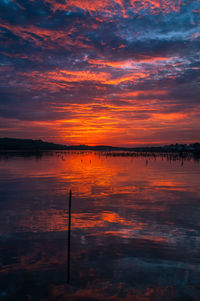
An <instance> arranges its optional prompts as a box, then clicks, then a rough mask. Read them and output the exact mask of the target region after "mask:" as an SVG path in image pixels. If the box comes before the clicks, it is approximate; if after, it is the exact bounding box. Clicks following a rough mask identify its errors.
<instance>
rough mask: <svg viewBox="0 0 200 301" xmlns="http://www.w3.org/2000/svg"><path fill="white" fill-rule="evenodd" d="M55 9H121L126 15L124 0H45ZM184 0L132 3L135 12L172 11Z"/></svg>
mask: <svg viewBox="0 0 200 301" xmlns="http://www.w3.org/2000/svg"><path fill="white" fill-rule="evenodd" d="M45 1H46V2H47V3H48V4H49V5H50V7H51V9H52V10H53V11H56V10H70V9H71V10H73V9H75V8H79V9H82V10H87V11H89V12H91V13H94V12H95V13H96V12H103V13H104V12H106V13H111V14H116V13H117V11H118V12H119V11H121V12H122V13H123V15H124V16H126V9H125V5H124V4H125V3H124V0H111V1H110V0H101V1H99V0H69V1H68V0H65V1H63V2H62V3H60V2H57V1H55V0H45ZM181 4H182V0H141V1H138V0H130V5H131V8H132V10H133V11H134V12H135V13H138V12H140V11H141V10H144V9H148V10H151V12H153V13H154V12H157V11H159V12H163V13H170V12H171V11H179V9H180V6H181Z"/></svg>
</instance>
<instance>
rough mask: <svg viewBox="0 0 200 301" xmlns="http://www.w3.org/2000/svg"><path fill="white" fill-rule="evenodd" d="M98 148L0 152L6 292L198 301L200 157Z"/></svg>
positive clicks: (23, 296) (29, 296)
mask: <svg viewBox="0 0 200 301" xmlns="http://www.w3.org/2000/svg"><path fill="white" fill-rule="evenodd" d="M100 154H101V153H94V152H83V153H79V154H78V153H73V152H71V153H67V154H64V153H54V154H52V155H45V156H42V157H41V158H40V157H37V158H36V157H27V158H23V157H14V156H13V157H8V158H1V160H0V243H1V246H0V247H1V273H0V277H1V279H0V287H1V291H0V299H1V300H19V301H21V300H37V301H39V300H51V301H52V300H76V301H78V300H112V301H115V300H116V301H118V300H126V301H130V300H136V301H150V300H151V301H157V300H170V301H173V300H180V301H184V300H188V301H189V300H195V301H199V300H200V185H199V183H200V163H198V162H194V161H183V162H182V161H181V160H177V161H169V160H167V159H166V158H161V157H157V158H148V159H147V158H144V157H137V158H134V157H106V156H102V155H100ZM69 189H72V193H73V197H72V231H71V281H70V284H67V225H68V191H69Z"/></svg>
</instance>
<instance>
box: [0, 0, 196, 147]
mask: <svg viewBox="0 0 200 301" xmlns="http://www.w3.org/2000/svg"><path fill="white" fill-rule="evenodd" d="M0 41H1V44H0V137H16V138H32V139H42V140H44V141H52V142H57V143H63V144H67V145H71V144H74V145H77V144H88V145H98V144H101V145H113V146H129V147H131V146H139V145H164V144H171V143H176V142H177V143H191V142H197V141H199V140H200V83H199V81H200V1H199V0H140V1H136V0H113V1H112V0H101V1H100V0H12V1H11V0H0Z"/></svg>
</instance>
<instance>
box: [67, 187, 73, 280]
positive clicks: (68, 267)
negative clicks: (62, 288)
mask: <svg viewBox="0 0 200 301" xmlns="http://www.w3.org/2000/svg"><path fill="white" fill-rule="evenodd" d="M71 200H72V191H71V190H70V191H69V212H68V254H67V283H69V282H70V243H71Z"/></svg>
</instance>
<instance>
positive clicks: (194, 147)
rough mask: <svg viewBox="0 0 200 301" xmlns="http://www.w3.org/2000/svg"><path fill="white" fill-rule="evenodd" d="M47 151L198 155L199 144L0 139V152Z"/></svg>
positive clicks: (199, 152)
mask: <svg viewBox="0 0 200 301" xmlns="http://www.w3.org/2000/svg"><path fill="white" fill-rule="evenodd" d="M49 151H102V152H112V151H113V152H116V151H118V152H120V151H121V152H137V153H141V152H146V153H179V154H183V153H194V154H200V143H198V142H196V143H192V144H189V145H188V144H178V143H177V144H171V145H165V146H148V147H131V148H129V147H114V146H104V145H97V146H88V145H70V146H66V145H61V144H55V143H52V142H44V141H42V140H32V139H16V138H0V152H1V153H2V152H4V153H5V152H9V153H13V152H25V153H38V152H49Z"/></svg>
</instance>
